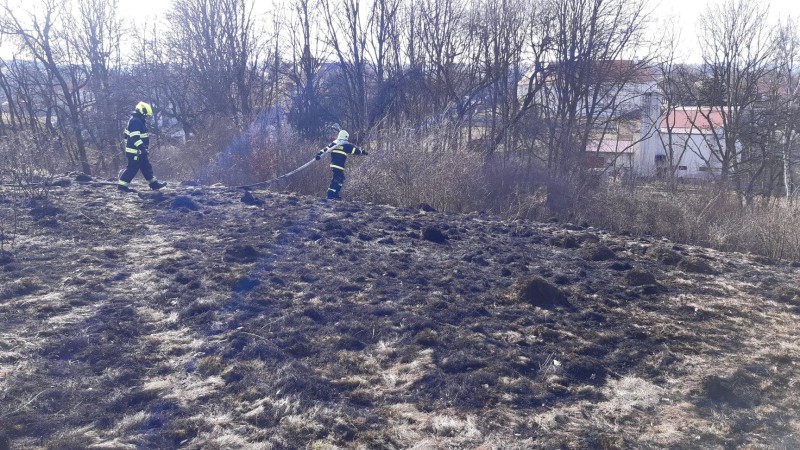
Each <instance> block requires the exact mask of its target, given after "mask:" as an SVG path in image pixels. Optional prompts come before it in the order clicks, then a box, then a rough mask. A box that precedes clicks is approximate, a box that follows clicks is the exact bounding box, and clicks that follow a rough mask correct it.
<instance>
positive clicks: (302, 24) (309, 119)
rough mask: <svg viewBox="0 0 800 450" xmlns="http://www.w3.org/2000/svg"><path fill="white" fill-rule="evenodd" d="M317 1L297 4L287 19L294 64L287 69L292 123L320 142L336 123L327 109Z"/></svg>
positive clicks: (294, 2) (291, 61)
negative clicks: (328, 127)
mask: <svg viewBox="0 0 800 450" xmlns="http://www.w3.org/2000/svg"><path fill="white" fill-rule="evenodd" d="M315 12H316V0H294V1H293V3H292V8H291V13H290V17H288V18H287V20H288V21H289V24H288V26H287V28H288V30H289V32H288V38H289V41H288V44H289V49H288V51H287V53H288V55H289V57H290V58H291V60H290V61H289V62H288V63H287V64H286V68H285V69H284V74H285V76H286V77H287V78H288V79H289V81H290V82H291V83H292V87H291V92H290V93H288V95H289V97H290V99H291V103H292V105H291V110H290V111H289V120H290V121H291V122H292V124H293V125H294V126H295V127H296V129H297V130H298V131H300V133H301V134H303V135H304V136H306V137H309V138H315V139H316V138H318V137H319V136H320V135H321V134H322V132H323V130H324V128H325V123H326V122H327V121H328V120H335V118H334V116H333V114H331V112H330V111H325V110H324V109H323V98H322V97H323V93H322V86H321V82H322V80H321V77H322V75H321V71H322V69H323V61H324V60H325V57H326V51H325V49H324V47H323V45H322V44H321V42H320V36H318V35H317V34H316V28H317V24H318V20H319V18H318V17H317V15H316V13H315Z"/></svg>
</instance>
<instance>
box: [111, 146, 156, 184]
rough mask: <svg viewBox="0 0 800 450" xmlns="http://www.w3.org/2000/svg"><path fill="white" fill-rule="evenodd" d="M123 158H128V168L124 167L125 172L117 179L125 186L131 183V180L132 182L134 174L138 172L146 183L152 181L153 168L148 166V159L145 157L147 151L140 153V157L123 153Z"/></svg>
mask: <svg viewBox="0 0 800 450" xmlns="http://www.w3.org/2000/svg"><path fill="white" fill-rule="evenodd" d="M125 156H126V157H127V158H128V167H126V168H125V171H124V172H122V174H120V176H119V179H120V180H121V181H124V182H125V184H126V185H127V184H128V183H130V182H131V180H133V177H135V176H136V173H137V172H138V171H140V170H141V171H142V175H143V176H144V179H145V180H147V182H148V183H150V182H151V181H152V180H154V177H153V166H152V165H150V159H149V158H148V157H147V150H144V151H142V154H141V155H136V154H134V153H125ZM120 184H121V183H120Z"/></svg>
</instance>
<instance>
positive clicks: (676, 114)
mask: <svg viewBox="0 0 800 450" xmlns="http://www.w3.org/2000/svg"><path fill="white" fill-rule="evenodd" d="M658 138H659V141H660V143H661V149H660V151H657V152H656V153H655V154H654V155H653V159H652V160H651V161H648V162H647V165H646V167H647V170H646V171H645V172H646V173H649V174H651V175H653V176H655V177H658V178H661V177H665V176H667V175H668V174H669V173H670V172H671V171H674V173H675V176H676V177H678V178H694V179H708V178H713V177H714V176H715V175H718V174H719V171H720V168H721V162H720V161H719V158H717V157H716V156H715V149H717V145H719V143H722V142H723V140H724V120H723V110H722V109H721V107H711V106H702V107H690V106H682V107H676V108H674V109H672V110H670V111H667V112H666V113H665V114H664V116H663V118H662V120H661V123H660V126H659V129H658ZM643 167H645V166H644V165H643Z"/></svg>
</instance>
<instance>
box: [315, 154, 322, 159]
mask: <svg viewBox="0 0 800 450" xmlns="http://www.w3.org/2000/svg"><path fill="white" fill-rule="evenodd" d="M320 158H322V153H317V155H316V156H314V159H316V160H317V161H319V159H320Z"/></svg>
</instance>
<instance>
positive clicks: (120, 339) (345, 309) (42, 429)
mask: <svg viewBox="0 0 800 450" xmlns="http://www.w3.org/2000/svg"><path fill="white" fill-rule="evenodd" d="M57 181H58V183H57V184H60V185H61V186H60V187H54V188H53V189H52V190H51V192H50V195H49V202H44V201H31V202H29V203H27V204H25V205H24V206H22V207H21V208H20V210H19V213H20V214H19V216H18V220H17V222H18V226H17V228H16V230H13V229H12V228H11V227H10V226H8V225H6V226H4V227H3V229H4V230H6V235H5V236H4V239H5V241H4V245H5V248H6V250H8V249H9V245H11V244H13V247H11V251H10V252H9V251H5V252H3V253H0V450H5V449H7V448H11V449H30V448H47V449H83V448H92V449H138V448H162V449H170V448H185V449H235V448H248V449H250V448H253V449H257V448H265V449H269V448H274V449H290V448H314V449H334V448H370V449H384V448H385V449H391V448H417V449H440V448H480V449H495V448H497V449H499V448H502V449H514V448H518V449H531V448H547V449H550V448H552V449H555V448H572V449H584V448H585V449H595V448H605V449H614V448H676V449H677V448H752V449H755V448H776V449H778V448H781V449H783V448H800V434H799V433H800V378H799V376H800V365H798V361H799V360H800V341H799V340H798V339H799V338H800V329H798V314H800V274H799V273H798V267H797V266H798V265H797V264H786V263H774V262H770V261H765V260H762V259H758V258H754V257H750V256H747V255H742V254H726V253H720V252H716V251H713V250H709V249H705V248H699V247H691V246H678V245H674V244H672V243H670V242H667V241H664V240H659V239H653V238H647V237H631V236H619V235H612V234H609V233H605V232H603V231H601V230H596V229H591V228H585V227H580V226H575V225H570V224H557V223H532V222H522V221H514V222H508V221H502V220H498V219H494V218H491V217H486V216H484V215H481V214H471V215H463V216H462V215H449V214H443V213H439V212H436V211H430V210H429V208H422V209H420V210H403V209H396V208H391V207H386V206H379V205H372V204H359V203H354V202H347V201H344V202H324V201H321V200H320V199H317V198H311V197H302V196H298V195H293V194H287V193H275V192H268V191H256V192H254V193H253V196H250V195H248V196H246V197H245V198H243V195H242V194H243V192H242V191H235V190H225V189H210V188H202V187H196V186H195V187H192V186H182V187H176V188H172V189H167V190H166V191H164V192H149V191H147V192H144V191H142V192H140V193H138V194H127V195H126V194H119V193H117V192H116V190H115V189H114V188H113V186H108V185H103V184H93V183H85V184H82V183H77V182H75V181H73V180H72V179H63V180H57ZM9 198H10V197H9V196H7V195H6V196H0V220H3V221H4V222H5V223H6V224H10V223H11V222H12V221H13V213H12V210H13V208H12V203H11V200H9ZM425 209H428V210H427V211H425ZM12 231H13V233H12Z"/></svg>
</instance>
